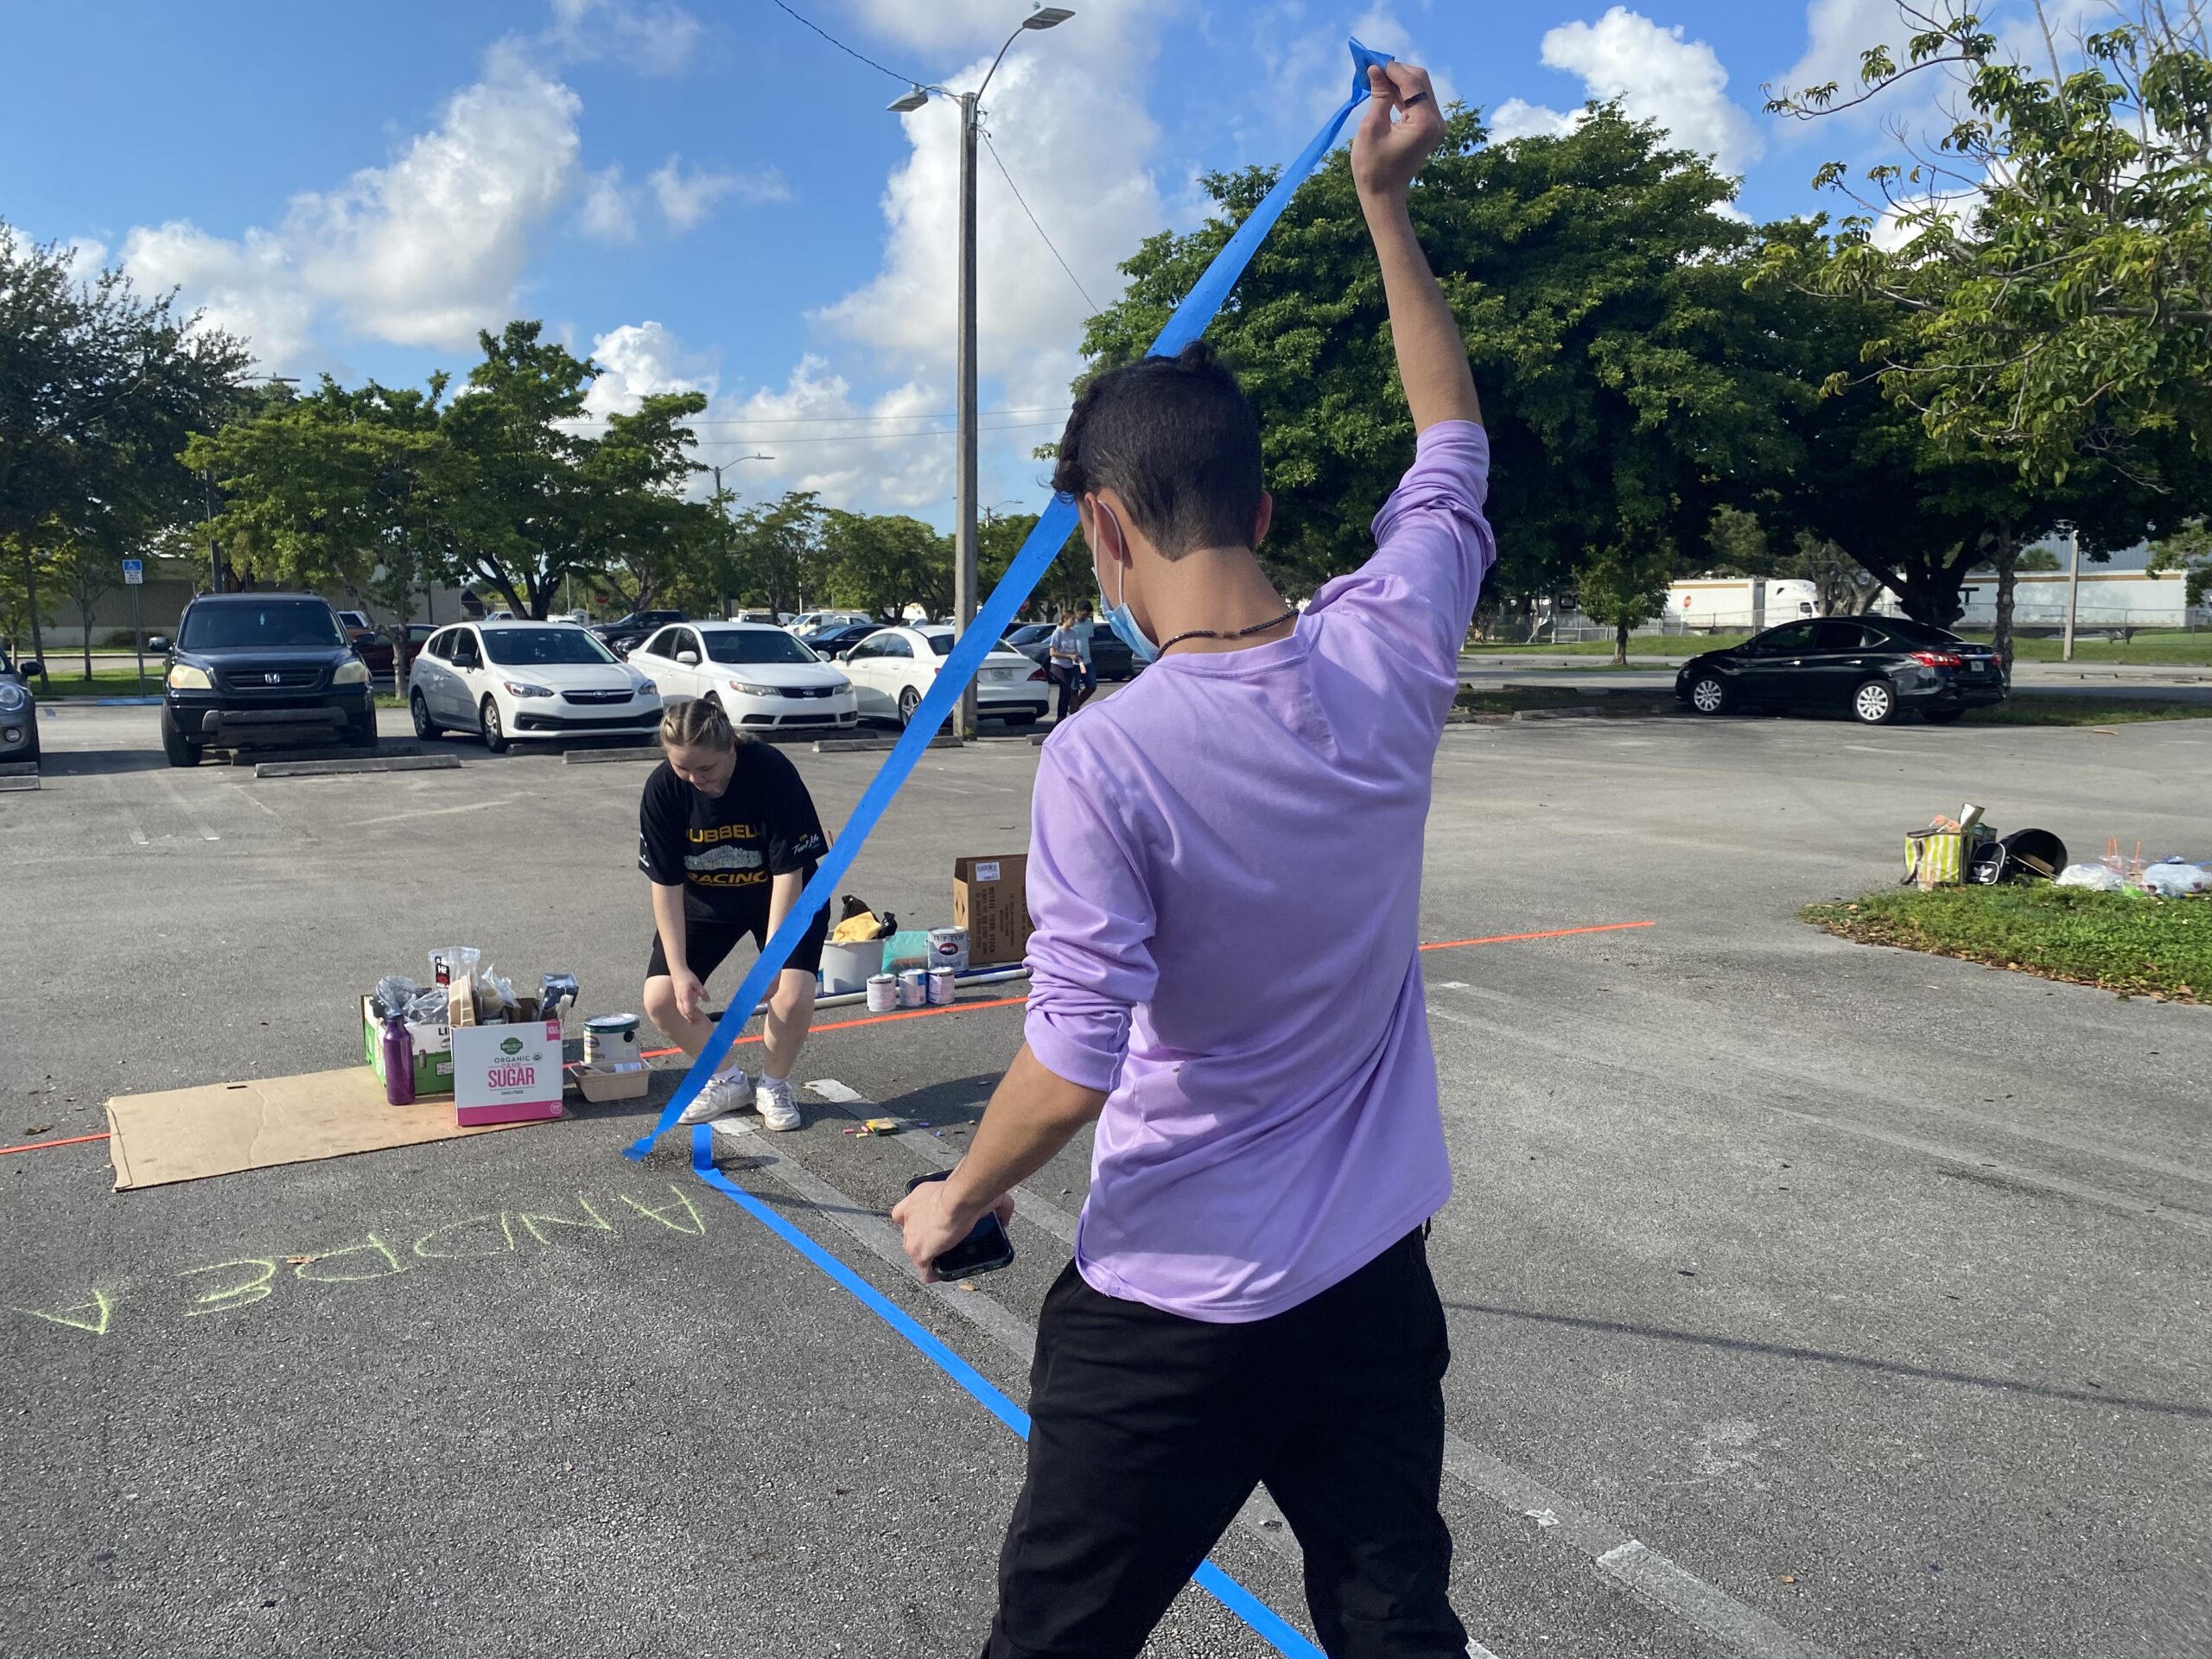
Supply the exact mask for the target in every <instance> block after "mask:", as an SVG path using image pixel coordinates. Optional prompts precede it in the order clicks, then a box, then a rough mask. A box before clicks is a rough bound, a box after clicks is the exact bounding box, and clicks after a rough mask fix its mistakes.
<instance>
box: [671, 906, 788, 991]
mask: <svg viewBox="0 0 2212 1659" xmlns="http://www.w3.org/2000/svg"><path fill="white" fill-rule="evenodd" d="M767 925H768V924H767V919H766V918H765V917H764V918H761V919H760V921H758V922H717V921H714V920H711V919H703V918H700V917H697V916H686V917H685V918H683V962H684V965H685V966H686V967H688V968H689V969H690V970H691V971H692V972H693V973H695V974H696V975H698V976H699V980H700V982H701V983H702V984H704V983H705V982H706V979H707V976H709V974H711V973H713V972H714V971H715V969H717V968H719V967H721V965H722V963H724V962H725V961H727V960H728V957H729V953H730V952H731V951H733V950H736V949H737V947H738V943H739V941H740V940H742V939H751V940H752V941H753V944H754V946H755V947H756V948H758V947H759V946H760V945H764V944H767V943H768V935H767V931H766V929H767ZM827 938H829V906H826V905H825V906H823V907H822V908H821V909H820V910H817V911H816V912H814V925H813V926H811V927H810V928H808V929H807V930H806V936H805V937H804V938H802V939H801V940H799V942H798V949H796V950H793V951H792V952H791V960H790V961H789V962H787V963H785V964H784V966H785V967H786V968H796V969H798V970H799V971H800V972H801V973H807V974H816V973H819V972H821V971H822V944H823V940H825V939H827ZM645 977H646V978H647V979H665V978H667V977H668V952H667V950H665V949H664V948H663V946H662V944H661V942H660V930H659V929H658V928H655V929H654V930H653V950H652V956H651V957H647V958H646V961H645Z"/></svg>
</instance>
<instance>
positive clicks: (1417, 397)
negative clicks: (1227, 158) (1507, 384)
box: [1351, 63, 1483, 432]
mask: <svg viewBox="0 0 2212 1659" xmlns="http://www.w3.org/2000/svg"><path fill="white" fill-rule="evenodd" d="M1367 80H1368V86H1369V87H1370V90H1371V92H1372V93H1373V97H1372V98H1370V100H1369V102H1368V105H1367V113H1366V115H1365V116H1364V117H1363V118H1362V119H1361V121H1360V124H1359V130H1358V131H1357V133H1355V134H1354V135H1353V136H1352V143H1351V175H1352V182H1353V183H1354V184H1355V185H1356V186H1357V187H1358V190H1359V205H1360V210H1361V211H1362V212H1363V213H1365V214H1366V216H1367V228H1368V232H1369V234H1370V235H1371V236H1373V238H1375V253H1376V258H1378V259H1379V260H1380V261H1381V262H1382V265H1383V296H1384V297H1385V298H1386V299H1387V300H1388V301H1389V307H1390V336H1391V339H1392V340H1393V341H1395V344H1396V346H1397V350H1398V378H1400V379H1401V380H1402V381H1403V382H1404V384H1405V388H1406V402H1407V404H1408V405H1409V406H1410V407H1411V408H1412V410H1413V416H1414V431H1415V432H1423V431H1426V430H1427V429H1429V428H1430V427H1432V426H1434V425H1435V424H1436V423H1438V422H1439V421H1477V422H1479V421H1480V420H1481V419H1482V417H1483V410H1482V404H1481V403H1480V402H1479V401H1478V399H1477V398H1476V397H1475V378H1474V376H1473V374H1472V373H1471V372H1469V370H1468V368H1467V347H1466V345H1465V341H1463V340H1461V339H1460V338H1459V324H1458V323H1457V322H1455V321H1453V320H1452V308H1451V307H1450V306H1449V305H1447V304H1446V302H1445V299H1444V290H1443V289H1440V288H1439V287H1438V286H1437V285H1436V277H1435V276H1434V275H1433V273H1432V272H1431V271H1430V270H1429V268H1428V257H1427V255H1426V254H1424V253H1423V252H1422V251H1421V243H1420V242H1419V241H1418V240H1417V239H1416V238H1414V225H1413V219H1412V218H1411V217H1410V216H1409V215H1408V213H1407V211H1406V192H1407V190H1408V188H1409V187H1410V186H1411V185H1412V183H1413V181H1414V174H1416V173H1418V172H1419V171H1420V170H1421V163H1422V162H1425V161H1427V159H1428V157H1429V156H1430V155H1431V154H1432V153H1433V151H1434V150H1435V149H1436V147H1437V146H1438V145H1439V144H1440V143H1443V142H1444V132H1445V128H1444V112H1443V111H1441V110H1440V109H1438V108H1437V107H1436V96H1435V93H1434V92H1433V91H1432V90H1431V89H1430V87H1429V84H1428V73H1427V71H1426V70H1423V69H1418V68H1416V67H1414V66H1413V65H1412V64H1409V63H1393V64H1392V65H1391V66H1390V67H1389V72H1388V73H1385V72H1384V71H1383V70H1381V69H1374V68H1370V69H1369V70H1368V72H1367ZM1394 111H1395V114H1396V115H1397V117H1398V118H1397V119H1395V120H1393V119H1392V115H1393V112H1394Z"/></svg>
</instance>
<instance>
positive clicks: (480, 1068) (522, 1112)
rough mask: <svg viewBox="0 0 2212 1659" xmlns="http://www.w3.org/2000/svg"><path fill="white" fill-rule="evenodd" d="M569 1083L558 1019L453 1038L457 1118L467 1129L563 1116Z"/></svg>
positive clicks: (469, 1030) (467, 1030) (464, 1031)
mask: <svg viewBox="0 0 2212 1659" xmlns="http://www.w3.org/2000/svg"><path fill="white" fill-rule="evenodd" d="M565 1081H566V1078H565V1077H564V1075H563V1072H562V1070H561V1022H560V1021H559V1020H538V1021H537V1022H535V1023H533V1024H531V1025H527V1026H517V1025H505V1026H467V1027H461V1028H460V1029H458V1030H456V1031H454V1033H453V1103H454V1119H455V1121H456V1122H459V1123H461V1125H462V1126H463V1127H464V1128H474V1127H475V1126H476V1125H478V1124H480V1123H529V1122H536V1121H537V1119H539V1118H545V1117H558V1116H561V1090H562V1086H563V1084H564V1083H565Z"/></svg>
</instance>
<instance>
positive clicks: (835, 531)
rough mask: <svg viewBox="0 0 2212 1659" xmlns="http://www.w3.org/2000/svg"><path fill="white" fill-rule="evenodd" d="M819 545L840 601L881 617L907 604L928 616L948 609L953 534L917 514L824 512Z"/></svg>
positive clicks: (830, 580) (892, 614)
mask: <svg viewBox="0 0 2212 1659" xmlns="http://www.w3.org/2000/svg"><path fill="white" fill-rule="evenodd" d="M822 547H823V556H824V558H825V559H826V561H827V563H828V566H829V583H830V590H831V592H832V593H833V594H836V600H837V602H838V603H839V604H841V605H850V606H852V607H855V608H857V609H861V610H865V611H868V613H871V614H872V615H875V616H881V617H896V616H898V615H899V613H900V612H901V611H902V610H903V609H905V607H906V606H908V605H919V606H921V607H923V608H924V609H925V610H926V611H928V612H929V613H930V614H931V616H942V615H944V613H946V612H947V611H948V610H949V609H950V607H951V604H952V538H951V537H949V536H945V535H944V534H941V533H940V532H939V531H935V530H932V529H931V528H930V526H929V525H927V524H924V523H923V522H922V521H921V520H920V519H918V518H906V517H904V516H903V515H900V514H896V513H877V512H840V511H838V510H836V509H835V508H832V509H830V510H829V511H828V512H824V513H823V516H822ZM977 563H978V564H979V565H980V564H981V563H982V558H981V555H980V553H979V555H978V557H977Z"/></svg>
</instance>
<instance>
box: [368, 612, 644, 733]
mask: <svg viewBox="0 0 2212 1659" xmlns="http://www.w3.org/2000/svg"><path fill="white" fill-rule="evenodd" d="M407 707H408V710H409V712H410V713H411V714H412V715H414V717H415V735H416V736H417V737H420V738H432V737H435V736H436V735H437V734H439V733H440V732H443V731H461V732H474V733H475V734H476V735H477V736H479V737H480V738H482V739H483V740H484V747H486V748H487V749H489V750H491V751H492V753H494V754H501V753H505V751H506V747H507V745H508V744H509V742H510V741H514V740H516V739H520V738H531V737H583V736H596V735H599V734H606V733H616V732H620V733H627V734H633V735H635V736H639V737H650V736H652V734H653V732H654V731H655V730H656V729H657V728H658V727H659V725H660V715H661V702H660V693H659V692H658V691H657V690H654V688H653V683H652V681H651V680H649V679H647V678H646V677H645V676H644V675H643V674H640V673H639V672H637V671H635V670H634V669H629V668H625V667H624V666H623V665H622V664H621V663H620V661H618V660H617V659H616V658H615V655H614V653H613V652H611V651H609V650H607V647H606V646H605V645H601V644H600V643H599V641H598V640H597V639H594V638H593V637H592V636H591V635H590V634H588V633H587V632H584V631H583V630H582V628H579V627H577V626H575V625H573V624H571V623H568V622H492V621H484V622H463V623H461V624H459V625H458V626H454V627H450V628H440V629H439V630H438V631H437V632H435V633H433V634H432V635H431V636H430V637H429V639H427V640H425V641H423V649H422V651H421V652H419V653H418V654H417V655H416V658H415V666H414V667H413V669H412V670H410V671H409V673H408V677H407Z"/></svg>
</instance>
